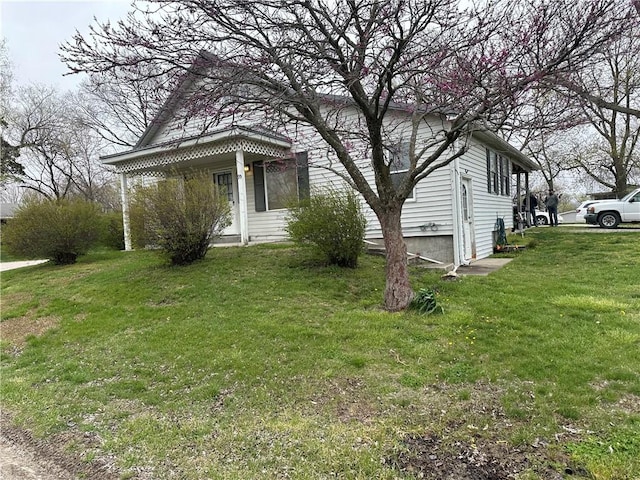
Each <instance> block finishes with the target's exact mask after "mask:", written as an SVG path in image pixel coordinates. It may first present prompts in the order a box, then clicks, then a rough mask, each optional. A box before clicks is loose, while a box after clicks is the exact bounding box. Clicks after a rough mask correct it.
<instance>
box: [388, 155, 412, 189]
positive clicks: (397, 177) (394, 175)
mask: <svg viewBox="0 0 640 480" xmlns="http://www.w3.org/2000/svg"><path fill="white" fill-rule="evenodd" d="M389 157H390V163H389V170H390V172H391V182H392V183H393V186H394V187H396V188H398V186H399V185H400V184H401V183H402V181H403V180H404V179H405V177H406V175H407V171H408V170H409V166H410V165H411V161H410V160H409V144H408V143H400V144H398V145H396V146H395V147H394V148H393V149H391V150H389ZM414 198H415V189H413V190H411V193H410V194H409V196H408V197H407V200H413V199H414Z"/></svg>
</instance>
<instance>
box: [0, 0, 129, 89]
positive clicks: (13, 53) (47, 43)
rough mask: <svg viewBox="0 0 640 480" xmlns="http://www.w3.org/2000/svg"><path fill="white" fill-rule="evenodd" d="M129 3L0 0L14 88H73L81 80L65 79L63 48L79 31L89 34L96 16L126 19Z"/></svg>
mask: <svg viewBox="0 0 640 480" xmlns="http://www.w3.org/2000/svg"><path fill="white" fill-rule="evenodd" d="M130 4H131V2H130V0H110V1H109V0H77V1H71V0H67V1H46V0H40V1H31V0H0V36H1V37H3V38H4V39H5V40H6V42H7V48H8V52H9V58H10V59H11V63H12V64H13V80H14V82H13V85H14V86H18V85H24V84H28V83H31V82H36V83H44V84H46V85H52V86H56V87H58V88H60V89H63V90H67V89H73V88H74V87H75V86H77V85H78V84H79V83H80V80H81V79H82V77H81V76H80V75H70V76H66V77H63V74H64V73H65V72H66V71H67V69H66V66H65V65H64V64H63V63H61V62H60V60H59V58H58V51H59V47H60V45H61V44H62V43H64V42H65V41H67V40H70V39H71V37H72V36H73V34H74V33H75V31H76V29H77V30H79V31H80V32H83V33H85V32H87V31H88V27H89V25H90V24H92V23H93V17H94V16H95V17H96V18H97V19H98V20H100V21H104V20H111V21H112V22H115V21H117V20H118V19H120V18H124V17H125V16H126V14H127V11H128V10H129V9H130Z"/></svg>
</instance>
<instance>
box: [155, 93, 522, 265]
mask: <svg viewBox="0 0 640 480" xmlns="http://www.w3.org/2000/svg"><path fill="white" fill-rule="evenodd" d="M196 87H197V86H196ZM342 113H343V114H344V120H343V122H344V123H345V125H348V124H350V123H352V124H353V125H354V126H355V124H357V122H358V120H357V117H356V116H355V114H353V113H352V114H351V116H349V114H348V113H346V109H343V110H342ZM172 118H173V120H171V121H170V122H168V123H167V124H166V125H164V126H163V127H161V128H160V129H159V130H158V132H157V133H156V135H155V136H154V138H153V139H151V141H150V143H163V142H166V141H169V140H175V139H178V138H181V137H190V136H195V135H198V134H200V133H202V128H203V127H202V126H203V122H202V121H201V120H197V119H191V120H189V121H187V122H186V123H185V122H184V121H180V120H177V119H179V118H181V115H180V112H179V110H178V111H177V112H176V113H175V114H174V115H173V117H172ZM398 118H399V119H400V120H398ZM398 118H396V119H393V118H392V119H391V120H390V121H391V122H396V128H395V129H394V133H395V132H402V130H403V129H404V130H406V135H405V136H404V138H405V139H408V138H409V132H408V129H407V128H406V127H403V126H402V123H403V122H404V123H405V124H406V123H407V122H406V120H405V119H406V115H405V116H400V115H399V116H398ZM260 120H261V114H260V113H259V112H256V111H254V112H253V113H252V115H251V116H250V117H247V118H242V116H235V117H233V118H228V119H227V120H226V121H225V122H224V123H223V124H218V125H216V126H215V128H214V129H215V130H218V129H222V128H224V127H226V126H230V125H231V124H234V125H244V126H249V127H251V126H252V125H256V124H259V123H260ZM423 128H424V132H422V134H423V135H425V136H429V137H430V136H431V135H432V131H433V130H438V129H442V125H440V124H437V123H434V124H432V125H424V126H423ZM278 133H280V134H281V135H283V136H285V137H289V138H294V139H295V142H294V145H293V150H294V151H295V152H302V151H306V152H308V157H309V158H308V159H309V166H310V168H309V184H310V186H311V189H312V191H313V189H314V188H318V187H322V186H326V185H329V184H330V185H334V186H338V185H344V181H343V180H342V179H341V178H340V177H339V176H337V175H336V174H335V173H332V172H329V171H328V170H327V169H326V167H327V166H329V165H330V166H331V167H333V168H336V169H338V170H339V171H343V172H344V170H343V169H342V166H341V165H340V163H339V162H338V161H337V159H336V158H335V156H334V154H333V152H331V151H330V150H329V148H328V146H327V145H326V143H325V142H324V141H323V140H322V138H320V136H319V134H318V133H317V132H315V130H314V129H312V128H311V127H310V126H305V125H297V126H291V127H288V128H284V129H282V130H281V131H279V132H278ZM398 135H399V138H402V134H401V133H398ZM419 136H420V134H419ZM352 149H353V150H352V155H353V156H354V157H356V158H358V157H359V158H361V160H360V162H359V166H360V168H361V171H362V172H363V173H364V175H365V177H366V178H367V180H368V181H369V183H370V184H374V176H373V171H372V169H371V167H370V160H369V159H368V158H367V155H368V153H367V150H366V148H365V146H364V145H363V144H359V143H358V140H357V139H355V140H354V144H353V146H352ZM359 150H360V152H361V153H360V154H359V153H358V151H359ZM457 165H458V170H457V172H456V171H454V167H453V164H451V165H449V166H446V167H442V168H440V169H439V170H437V171H435V172H433V173H432V174H431V175H429V177H427V178H426V179H424V180H423V181H421V182H420V183H419V184H418V185H417V186H416V188H415V190H414V198H413V199H411V200H407V201H406V203H405V205H404V208H403V213H402V225H403V230H404V232H405V238H407V245H408V249H409V251H411V252H413V253H420V254H422V255H424V256H426V257H429V258H434V259H436V260H440V261H443V262H451V261H453V259H454V253H455V252H454V243H455V242H454V236H455V235H457V234H458V233H457V232H459V230H457V229H456V228H454V222H458V221H460V213H459V212H454V211H453V209H454V205H455V201H454V195H456V194H457V192H455V191H454V190H455V188H454V185H455V180H456V175H459V176H460V178H467V179H469V181H470V182H471V187H472V188H471V199H472V203H471V207H472V212H473V220H474V222H473V235H474V237H475V254H476V258H478V259H479V258H483V257H486V256H488V255H490V254H491V253H492V252H493V244H494V238H495V237H494V231H495V230H496V219H497V218H498V217H502V218H504V220H505V224H506V225H507V226H510V225H511V218H512V215H511V212H512V207H511V198H510V196H500V195H495V194H493V193H489V192H488V191H487V190H488V189H487V166H486V153H485V147H484V146H483V145H481V144H480V143H479V142H478V141H476V140H474V139H471V140H470V148H469V150H468V152H467V153H466V154H465V155H464V156H463V157H461V158H460V159H459V160H458V162H457ZM223 167H229V168H230V169H232V171H233V172H234V173H235V174H236V178H238V176H237V172H235V164H233V162H231V163H229V164H228V165H227V164H226V163H225V164H224V165H223V164H217V165H215V168H214V167H213V166H212V167H211V168H210V170H212V171H214V170H219V169H220V168H223ZM323 167H324V168H323ZM242 178H246V187H247V188H246V190H247V214H248V224H249V239H250V240H251V241H270V240H280V239H285V238H286V232H285V231H284V226H285V217H286V211H285V210H274V211H266V212H257V211H256V209H255V189H254V184H253V172H249V173H248V174H247V175H243V176H242ZM363 205H364V207H365V208H364V212H365V216H366V218H367V220H368V227H367V238H369V239H381V238H382V232H381V229H380V224H379V222H378V220H377V218H376V216H375V214H374V213H373V211H372V210H371V209H370V208H369V207H368V206H366V204H364V202H363Z"/></svg>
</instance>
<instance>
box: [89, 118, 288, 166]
mask: <svg viewBox="0 0 640 480" xmlns="http://www.w3.org/2000/svg"><path fill="white" fill-rule="evenodd" d="M291 145H292V144H291V140H290V139H287V138H285V137H283V136H281V135H278V134H276V133H273V132H270V131H267V130H264V129H260V128H249V127H243V126H233V127H229V128H224V129H221V130H217V131H214V132H210V133H207V134H205V135H197V136H193V137H188V138H180V139H178V140H174V141H170V142H165V143H162V144H156V145H150V146H144V147H138V148H133V149H132V150H128V151H126V152H121V153H116V154H111V155H105V156H102V157H100V160H101V161H102V163H104V164H107V165H113V166H114V167H115V168H116V171H117V172H118V173H135V174H145V173H146V174H153V173H161V172H164V171H166V170H168V169H170V168H172V167H188V166H198V165H203V164H205V163H209V162H210V161H211V160H212V159H214V158H217V159H220V158H226V157H227V156H229V158H234V156H235V152H237V151H243V152H245V153H246V154H249V156H250V155H251V154H253V155H256V156H260V157H262V158H264V157H271V158H281V157H285V156H287V155H288V154H289V152H290V150H291ZM248 159H250V158H248Z"/></svg>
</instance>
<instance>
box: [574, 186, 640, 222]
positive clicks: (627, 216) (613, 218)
mask: <svg viewBox="0 0 640 480" xmlns="http://www.w3.org/2000/svg"><path fill="white" fill-rule="evenodd" d="M584 220H585V222H587V223H589V224H591V225H600V226H601V227H602V228H616V227H617V226H618V225H619V224H620V223H634V222H638V223H640V188H636V189H635V190H634V191H633V192H631V193H629V194H627V195H625V196H624V197H623V198H622V199H620V200H605V201H602V202H598V203H594V204H593V205H591V206H590V207H588V208H587V214H586V215H585V216H584Z"/></svg>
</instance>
